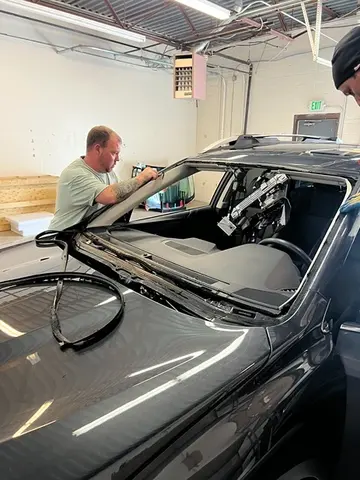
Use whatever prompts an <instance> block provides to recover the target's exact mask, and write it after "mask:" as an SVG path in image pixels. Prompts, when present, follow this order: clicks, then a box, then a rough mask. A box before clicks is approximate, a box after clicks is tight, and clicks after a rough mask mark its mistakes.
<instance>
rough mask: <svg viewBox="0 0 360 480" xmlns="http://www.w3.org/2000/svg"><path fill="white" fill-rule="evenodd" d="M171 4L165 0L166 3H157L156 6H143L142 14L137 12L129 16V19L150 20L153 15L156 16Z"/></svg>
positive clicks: (137, 21) (137, 20) (136, 21)
mask: <svg viewBox="0 0 360 480" xmlns="http://www.w3.org/2000/svg"><path fill="white" fill-rule="evenodd" d="M168 6H169V3H166V2H164V5H160V6H159V5H157V6H156V7H150V8H143V10H142V11H141V14H140V15H139V14H135V15H133V16H131V17H129V21H130V22H131V23H135V24H138V23H141V22H144V21H145V20H148V19H149V18H151V17H154V16H155V15H157V14H158V13H160V12H161V11H163V10H164V8H167V7H168Z"/></svg>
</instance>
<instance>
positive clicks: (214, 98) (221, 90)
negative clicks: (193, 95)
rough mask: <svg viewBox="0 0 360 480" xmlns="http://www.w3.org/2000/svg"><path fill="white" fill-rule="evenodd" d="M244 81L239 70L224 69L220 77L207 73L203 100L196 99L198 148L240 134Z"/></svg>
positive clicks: (243, 102)
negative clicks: (231, 71) (204, 98)
mask: <svg viewBox="0 0 360 480" xmlns="http://www.w3.org/2000/svg"><path fill="white" fill-rule="evenodd" d="M246 82H247V78H246V76H245V75H243V74H242V73H236V74H235V75H232V74H231V73H230V74H229V71H225V70H224V71H223V72H222V76H219V75H208V79H207V94H206V100H203V101H199V102H198V115H197V138H196V147H197V150H198V151H201V150H202V149H203V148H205V147H206V146H208V145H210V144H211V143H213V142H215V141H217V140H218V139H219V138H222V137H228V136H231V135H236V134H238V133H239V132H240V133H241V131H242V129H243V121H244V110H245V93H246ZM224 106H225V108H224ZM223 115H224V122H223V128H222V118H223Z"/></svg>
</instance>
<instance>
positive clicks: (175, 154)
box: [0, 16, 196, 176]
mask: <svg viewBox="0 0 360 480" xmlns="http://www.w3.org/2000/svg"><path fill="white" fill-rule="evenodd" d="M4 33H5V34H6V33H7V34H12V35H16V36H23V37H25V38H31V39H33V40H36V41H41V42H45V43H52V44H56V45H63V46H73V45H76V44H78V43H86V44H88V45H89V44H91V45H96V42H95V41H94V40H93V39H90V40H89V38H87V37H82V38H80V37H79V36H76V35H74V34H72V35H70V34H68V33H64V32H63V31H61V32H60V31H57V29H56V28H54V27H47V28H45V27H43V26H39V25H34V24H32V23H31V22H29V21H22V20H15V19H10V18H8V17H5V16H1V18H0V65H1V74H0V89H1V90H0V91H1V102H0V105H1V128H0V144H1V153H0V155H1V157H0V176H5V175H33V174H34V175H37V174H59V173H60V172H61V170H62V169H63V168H64V167H65V166H66V165H67V164H68V163H70V162H71V161H72V160H74V159H75V158H76V157H78V156H79V155H81V154H83V153H84V145H85V138H86V134H87V131H88V130H89V129H90V128H91V127H92V126H94V125H98V124H105V125H108V126H110V127H111V128H113V129H115V130H116V131H117V132H118V133H119V134H120V135H121V136H122V137H123V140H124V143H125V148H123V152H122V156H123V159H124V163H123V164H122V166H121V167H120V168H119V170H118V173H120V174H122V175H124V176H127V175H129V173H130V166H131V165H132V164H133V163H135V162H137V161H142V162H145V163H153V164H159V165H167V164H168V163H171V162H173V161H175V160H179V159H180V158H182V157H185V156H187V155H190V154H193V153H195V150H196V105H195V102H193V101H187V100H174V99H173V98H172V76H171V75H170V74H169V73H166V72H159V71H158V72H155V71H152V70H150V69H145V68H136V67H130V66H126V65H122V64H120V63H116V62H112V61H110V60H106V59H97V58H93V57H90V56H86V55H82V54H80V53H73V52H69V53H66V54H62V55H59V54H57V53H56V52H55V50H54V49H52V48H50V47H49V46H44V45H40V44H34V43H30V42H27V41H24V40H19V39H15V38H11V37H8V36H6V35H4ZM105 46H106V45H105ZM108 48H109V47H108ZM112 48H113V47H112Z"/></svg>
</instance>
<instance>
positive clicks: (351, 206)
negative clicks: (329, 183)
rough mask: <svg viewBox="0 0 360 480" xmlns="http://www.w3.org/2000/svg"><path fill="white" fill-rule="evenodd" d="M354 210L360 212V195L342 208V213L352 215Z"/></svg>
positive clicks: (357, 194) (352, 198) (349, 200)
mask: <svg viewBox="0 0 360 480" xmlns="http://www.w3.org/2000/svg"><path fill="white" fill-rule="evenodd" d="M354 210H360V193H356V194H355V195H352V196H351V197H350V198H349V199H348V200H347V201H346V202H345V203H344V205H342V206H341V207H340V212H341V213H350V212H353V211H354Z"/></svg>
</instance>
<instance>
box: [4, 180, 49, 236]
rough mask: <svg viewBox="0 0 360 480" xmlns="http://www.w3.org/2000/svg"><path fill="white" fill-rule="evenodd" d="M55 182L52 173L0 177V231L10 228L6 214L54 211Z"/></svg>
mask: <svg viewBox="0 0 360 480" xmlns="http://www.w3.org/2000/svg"><path fill="white" fill-rule="evenodd" d="M57 182H58V177H56V176H53V175H34V176H26V177H25V176H23V177H22V176H14V177H0V232H3V231H7V230H10V224H9V223H8V222H7V221H6V220H5V218H4V216H6V215H16V214H20V213H33V212H39V211H47V212H50V213H54V211H55V200H56V187H57Z"/></svg>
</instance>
